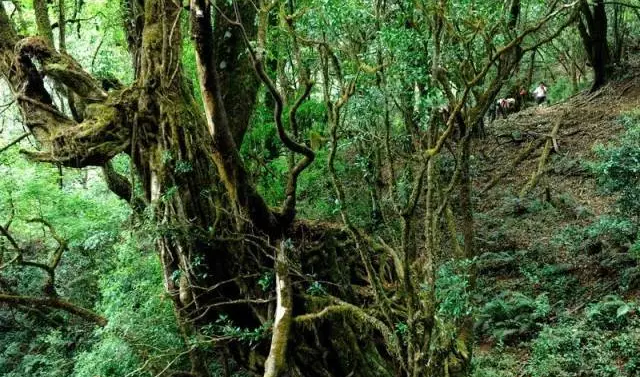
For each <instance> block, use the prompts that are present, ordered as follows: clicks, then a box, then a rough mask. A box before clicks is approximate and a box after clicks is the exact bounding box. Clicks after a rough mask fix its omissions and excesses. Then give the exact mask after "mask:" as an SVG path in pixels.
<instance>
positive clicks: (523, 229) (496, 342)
mask: <svg viewBox="0 0 640 377" xmlns="http://www.w3.org/2000/svg"><path fill="white" fill-rule="evenodd" d="M551 90H553V88H551ZM629 114H632V117H635V118H634V119H636V121H637V124H638V125H640V68H634V69H630V70H628V71H627V73H626V74H625V75H623V77H621V78H620V79H619V80H617V81H615V82H612V83H611V84H609V85H607V86H606V87H604V88H602V89H601V90H599V91H597V92H595V93H588V92H583V93H579V94H577V95H575V96H573V97H571V98H568V99H567V100H565V101H563V102H561V103H557V104H553V105H543V106H531V107H529V108H527V109H525V110H522V111H520V112H518V113H515V114H511V115H510V116H509V117H508V118H507V119H504V120H503V119H500V120H496V121H495V122H493V123H492V124H488V125H487V127H486V133H487V136H486V137H485V139H483V140H482V142H476V143H475V146H474V156H475V159H474V163H475V164H476V167H477V169H474V170H476V171H478V172H479V173H477V174H478V175H477V176H476V177H474V182H475V185H476V186H477V189H478V190H479V192H483V194H481V195H480V196H479V197H478V198H477V202H476V227H477V235H478V238H477V246H478V249H479V253H480V257H479V264H478V265H479V274H480V278H479V282H478V286H479V294H478V295H477V296H476V300H477V304H478V305H479V307H480V308H481V309H480V311H479V315H478V318H479V320H478V323H477V329H476V330H477V334H478V335H479V338H478V339H479V341H478V346H477V349H476V356H477V357H476V362H475V365H476V369H475V373H474V375H475V376H487V377H489V376H491V377H492V376H534V377H539V376H549V377H551V376H582V375H584V376H638V375H640V356H639V355H635V356H633V355H631V354H630V353H629V352H628V350H629V349H636V351H634V352H635V354H637V349H640V317H639V316H638V314H637V312H638V310H637V309H638V302H639V301H640V272H639V268H638V265H637V259H635V258H633V257H632V256H631V253H630V252H629V249H630V248H632V243H633V241H634V239H633V237H635V235H636V231H635V230H629V231H628V233H629V234H627V230H628V229H627V228H628V225H627V223H625V222H624V221H622V220H620V219H621V217H620V216H619V213H618V211H617V210H616V198H615V197H611V196H608V195H605V194H604V193H603V192H602V190H600V189H599V187H598V183H597V179H596V177H595V175H594V173H593V172H592V170H591V169H590V168H589V165H590V164H591V163H592V162H594V161H595V160H596V158H597V154H596V152H595V150H596V146H598V145H604V146H606V145H608V144H611V143H614V144H615V142H616V141H617V140H619V138H620V137H621V135H622V134H623V133H624V132H625V126H624V124H623V122H622V121H621V119H622V117H623V116H625V115H629ZM633 114H635V115H633ZM556 127H557V130H556V133H555V134H554V133H553V130H554V128H556ZM552 134H553V137H552ZM546 143H548V147H549V152H550V153H549V155H548V157H546V158H545V157H544V155H545V153H544V149H545V144H546ZM639 147H640V146H639ZM527 150H529V151H530V153H525V152H526V151H527ZM541 159H545V161H544V164H542V165H541V164H540V161H541ZM514 161H519V162H517V163H514ZM538 171H541V172H543V174H542V175H541V176H540V177H539V180H538V181H537V184H536V185H535V187H533V188H532V189H531V190H530V191H529V194H528V195H526V196H522V195H521V194H520V193H521V191H522V189H523V188H524V187H525V186H526V185H527V183H528V182H529V181H530V179H531V178H532V175H534V174H535V173H536V172H538ZM498 176H503V178H501V179H499V180H496V179H495V178H496V177H498ZM490 183H491V186H492V187H491V188H488V187H489V186H490ZM485 189H486V190H485ZM625 350H627V351H625Z"/></svg>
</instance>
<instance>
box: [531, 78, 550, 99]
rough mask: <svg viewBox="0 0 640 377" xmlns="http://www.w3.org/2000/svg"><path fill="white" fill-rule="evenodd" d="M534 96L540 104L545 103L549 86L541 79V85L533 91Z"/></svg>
mask: <svg viewBox="0 0 640 377" xmlns="http://www.w3.org/2000/svg"><path fill="white" fill-rule="evenodd" d="M533 98H534V99H535V100H536V103H537V104H538V105H540V104H543V103H544V102H545V101H546V100H547V86H546V85H545V84H544V82H542V81H540V85H538V87H537V88H536V89H535V90H534V91H533Z"/></svg>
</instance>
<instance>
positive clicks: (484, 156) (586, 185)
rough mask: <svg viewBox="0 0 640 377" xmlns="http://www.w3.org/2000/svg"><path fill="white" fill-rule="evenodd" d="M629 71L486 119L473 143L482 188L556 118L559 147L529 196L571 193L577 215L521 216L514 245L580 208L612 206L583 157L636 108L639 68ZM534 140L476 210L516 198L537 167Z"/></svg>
mask: <svg viewBox="0 0 640 377" xmlns="http://www.w3.org/2000/svg"><path fill="white" fill-rule="evenodd" d="M627 76H628V77H626V78H625V79H621V80H619V81H616V82H613V83H611V84H609V85H607V86H606V87H604V88H602V89H601V90H599V91H597V92H596V93H586V92H583V93H580V94H577V95H575V96H573V97H571V98H569V99H568V100H566V101H564V102H562V103H558V104H554V105H551V106H542V107H537V106H533V107H530V108H528V109H525V110H523V111H520V112H519V113H516V114H512V115H510V116H509V117H508V118H507V119H506V120H497V121H495V122H494V123H492V124H490V125H487V127H486V131H487V137H486V138H485V139H484V140H482V141H480V142H476V143H475V146H474V150H475V155H476V157H477V167H478V171H479V173H478V175H477V176H476V178H475V185H476V186H477V189H478V190H480V191H481V190H482V189H483V188H486V187H487V184H488V183H489V182H490V181H491V180H492V179H493V178H494V177H496V176H497V175H500V173H502V172H505V171H506V170H509V167H510V165H511V163H512V161H513V160H515V159H516V158H517V157H518V155H519V154H521V153H522V152H523V151H524V150H525V149H526V148H527V147H528V146H529V145H530V143H531V142H536V141H537V140H540V139H542V140H546V139H547V136H548V135H550V134H551V132H552V129H553V128H554V126H555V125H556V123H557V122H560V127H559V129H558V133H557V138H556V141H557V146H558V151H557V152H556V151H553V150H552V151H551V154H550V155H549V157H548V159H547V163H546V167H545V172H546V173H545V174H544V175H543V176H542V177H541V178H540V181H539V182H538V183H537V185H536V187H535V188H534V189H533V190H532V191H531V192H530V194H529V197H533V198H539V199H543V198H545V196H547V195H548V194H550V196H551V198H552V200H558V198H571V201H572V204H570V206H572V207H573V208H569V209H568V211H569V212H571V211H575V212H576V215H575V216H573V218H572V216H571V214H569V216H567V218H566V219H565V220H563V221H564V224H563V223H562V222H561V223H557V221H558V219H557V218H556V219H549V221H550V222H549V224H544V223H543V224H540V223H539V221H540V219H536V220H535V221H533V220H534V219H531V220H532V221H530V222H527V221H526V219H525V220H524V221H523V222H522V224H521V227H522V235H521V237H517V238H518V240H517V241H516V244H514V245H511V246H512V247H519V248H528V247H529V246H530V245H531V243H532V242H540V241H542V242H545V237H548V236H549V234H548V233H549V232H547V231H546V229H545V228H546V225H549V226H552V227H553V228H555V229H558V227H562V226H563V225H566V224H568V223H580V222H581V219H580V216H579V211H580V210H581V209H586V210H588V211H589V212H590V213H592V214H594V215H600V214H603V213H605V212H607V210H608V209H609V208H610V206H611V203H612V199H611V198H609V197H604V196H601V195H598V191H597V188H596V186H595V181H594V179H593V177H592V176H591V175H590V174H589V172H588V171H587V170H586V169H585V167H584V162H585V161H588V160H592V159H593V157H594V152H593V147H594V146H595V145H597V144H606V143H608V142H610V141H612V140H614V139H615V138H616V137H617V136H618V135H619V134H620V133H621V132H623V130H624V128H623V126H622V125H621V124H620V123H619V122H617V119H618V118H619V117H620V115H621V114H624V113H626V112H629V111H632V110H634V109H640V69H639V70H634V71H633V74H628V75H627ZM538 143H539V144H541V146H538V147H537V148H536V149H534V150H533V152H531V154H529V155H528V157H527V158H525V159H524V160H523V161H522V162H520V163H518V164H517V165H516V166H515V168H514V169H513V170H510V171H509V173H508V174H507V175H506V176H505V177H504V178H502V179H501V180H500V181H499V182H498V183H497V184H496V185H495V187H493V188H491V189H490V190H488V191H486V192H485V193H483V194H482V195H481V196H480V198H479V201H478V203H477V204H476V205H477V207H476V210H477V211H478V213H481V214H484V215H485V216H489V217H490V216H494V217H496V216H500V215H501V211H504V207H505V202H507V201H508V200H509V198H511V199H512V200H514V201H516V202H517V199H515V198H517V197H518V194H519V192H520V191H521V189H522V188H523V187H524V186H525V185H526V184H527V181H528V180H529V179H530V177H531V175H532V174H533V173H534V172H535V171H536V170H537V168H538V162H539V158H540V156H541V154H542V150H543V148H544V142H542V141H538ZM480 222H482V220H480Z"/></svg>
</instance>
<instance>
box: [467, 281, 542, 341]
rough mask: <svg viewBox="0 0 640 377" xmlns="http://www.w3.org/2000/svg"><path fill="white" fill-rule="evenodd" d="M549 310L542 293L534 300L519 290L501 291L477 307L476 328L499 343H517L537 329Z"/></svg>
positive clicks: (540, 326) (481, 333)
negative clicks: (478, 308)
mask: <svg viewBox="0 0 640 377" xmlns="http://www.w3.org/2000/svg"><path fill="white" fill-rule="evenodd" d="M550 313H551V305H550V304H549V299H548V297H547V295H546V294H541V295H539V296H537V297H536V298H535V299H533V298H531V297H528V296H526V295H524V294H522V293H519V292H510V291H507V292H504V293H502V294H501V295H500V296H498V297H497V298H495V299H494V300H491V301H489V302H488V303H486V304H485V305H484V307H483V308H482V309H481V310H480V314H479V315H478V321H477V322H476V330H477V331H478V333H479V334H480V335H484V336H488V337H490V338H492V339H494V340H496V341H497V342H499V343H517V342H518V341H523V340H526V339H528V338H530V337H531V336H533V335H534V334H535V333H536V332H538V331H539V330H540V329H541V328H542V325H543V323H544V321H545V320H546V318H547V317H548V316H549V314H550Z"/></svg>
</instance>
